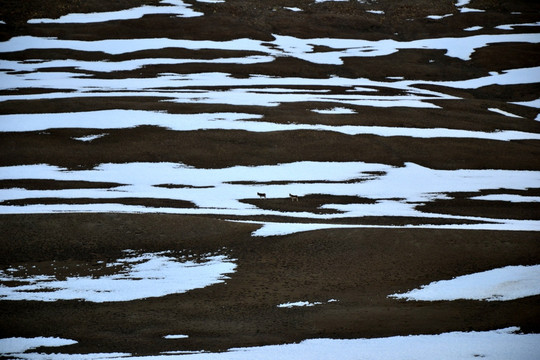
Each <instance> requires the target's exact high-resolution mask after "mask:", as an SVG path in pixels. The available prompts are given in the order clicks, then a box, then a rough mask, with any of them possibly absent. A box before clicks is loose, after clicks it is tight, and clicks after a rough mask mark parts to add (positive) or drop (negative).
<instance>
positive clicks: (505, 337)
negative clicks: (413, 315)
mask: <svg viewBox="0 0 540 360" xmlns="http://www.w3.org/2000/svg"><path fill="white" fill-rule="evenodd" d="M2 342H3V344H5V346H6V347H5V349H7V351H6V350H4V351H3V354H4V355H8V356H10V357H12V358H14V359H48V360H60V359H64V360H73V359H82V358H85V359H88V360H97V359H103V360H104V359H129V360H137V359H163V360H173V359H180V360H189V359H193V360H196V359H201V360H202V359H204V360H213V359H216V360H243V359H246V360H247V359H249V360H253V359H259V360H266V359H268V360H273V359H306V358H308V359H312V360H317V359H321V360H323V359H324V360H327V359H338V358H339V359H343V360H348V359H351V360H353V359H354V360H359V359H370V360H378V359H381V360H387V359H395V360H406V359H416V360H424V359H425V360H428V359H429V360H432V359H435V358H436V359H440V360H446V359H448V360H456V359H461V360H468V359H470V360H473V359H478V358H487V359H493V360H507V359H520V360H535V359H536V358H537V355H538V352H539V351H540V346H539V345H538V344H539V343H540V335H538V334H521V333H520V332H519V328H515V327H512V328H506V329H501V330H494V331H485V332H451V333H443V334H439V335H416V336H397V337H389V338H378V339H351V340H344V339H343V340H342V339H311V340H305V341H302V342H300V343H296V344H284V345H272V346H261V347H250V348H234V349H230V350H229V351H226V352H222V353H207V352H202V353H200V352H199V353H197V352H195V353H190V352H185V351H179V352H178V354H171V352H168V353H167V354H163V355H155V356H151V357H147V356H132V355H131V354H127V353H111V354H106V353H96V354H65V353H63V354H62V353H53V354H43V353H23V351H24V350H26V349H33V348H35V347H38V346H42V345H46V346H63V345H69V344H71V343H73V341H71V340H65V339H50V340H49V339H43V338H38V339H2V340H0V345H1V344H2Z"/></svg>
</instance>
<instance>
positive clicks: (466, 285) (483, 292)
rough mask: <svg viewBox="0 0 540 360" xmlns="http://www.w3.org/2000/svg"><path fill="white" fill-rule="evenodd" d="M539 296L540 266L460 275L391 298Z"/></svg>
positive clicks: (435, 299) (473, 298)
mask: <svg viewBox="0 0 540 360" xmlns="http://www.w3.org/2000/svg"><path fill="white" fill-rule="evenodd" d="M535 295H540V265H533V266H507V267H503V268H498V269H494V270H488V271H483V272H479V273H474V274H470V275H463V276H458V277H456V278H454V279H452V280H441V281H436V282H432V283H430V284H429V285H425V286H422V287H421V288H419V289H415V290H412V291H409V292H406V293H403V294H392V295H390V296H389V297H392V298H396V299H407V300H415V301H441V300H458V299H467V300H487V301H508V300H515V299H520V298H523V297H527V296H535Z"/></svg>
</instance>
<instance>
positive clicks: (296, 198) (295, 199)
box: [289, 194, 298, 201]
mask: <svg viewBox="0 0 540 360" xmlns="http://www.w3.org/2000/svg"><path fill="white" fill-rule="evenodd" d="M289 197H290V198H291V201H298V195H293V194H289Z"/></svg>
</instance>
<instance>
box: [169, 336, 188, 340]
mask: <svg viewBox="0 0 540 360" xmlns="http://www.w3.org/2000/svg"><path fill="white" fill-rule="evenodd" d="M188 337H189V336H188V335H165V336H164V337H163V338H164V339H170V340H176V339H187V338H188Z"/></svg>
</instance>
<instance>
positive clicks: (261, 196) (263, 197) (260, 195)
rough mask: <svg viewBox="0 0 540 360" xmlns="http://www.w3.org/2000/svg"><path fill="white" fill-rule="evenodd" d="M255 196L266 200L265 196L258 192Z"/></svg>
mask: <svg viewBox="0 0 540 360" xmlns="http://www.w3.org/2000/svg"><path fill="white" fill-rule="evenodd" d="M257 195H259V197H260V198H261V199H266V194H265V193H260V192H258V193H257Z"/></svg>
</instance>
